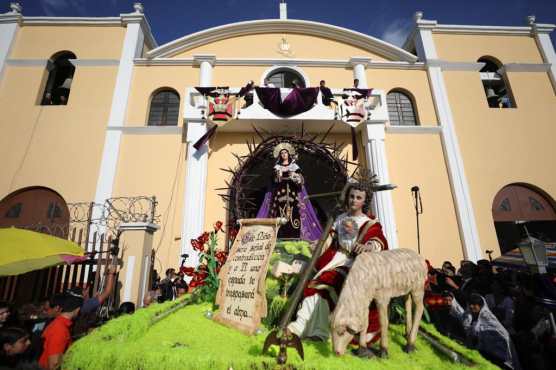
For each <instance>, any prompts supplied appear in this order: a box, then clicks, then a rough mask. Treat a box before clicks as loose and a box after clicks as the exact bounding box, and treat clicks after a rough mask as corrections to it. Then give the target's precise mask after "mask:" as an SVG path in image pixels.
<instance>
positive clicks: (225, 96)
mask: <svg viewBox="0 0 556 370" xmlns="http://www.w3.org/2000/svg"><path fill="white" fill-rule="evenodd" d="M217 92H218V95H217V96H210V95H209V96H208V113H207V121H209V122H211V123H213V124H215V125H216V126H218V127H220V126H224V125H225V124H226V123H228V122H230V121H231V120H233V119H235V118H236V117H237V115H236V97H235V95H232V96H230V95H229V92H228V91H225V90H217Z"/></svg>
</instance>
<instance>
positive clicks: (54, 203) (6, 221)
mask: <svg viewBox="0 0 556 370" xmlns="http://www.w3.org/2000/svg"><path fill="white" fill-rule="evenodd" d="M12 226H13V227H19V228H25V229H29V230H33V231H39V232H42V233H45V234H50V235H55V236H57V237H60V238H67V237H68V230H69V210H68V206H67V204H66V201H65V200H64V198H62V196H61V195H60V194H58V193H57V192H55V191H54V190H52V189H49V188H45V187H40V186H34V187H28V188H23V189H20V190H16V191H14V192H13V193H11V194H9V195H7V196H6V197H4V199H2V200H1V201H0V228H4V227H12ZM0 247H1V246H0ZM48 276H49V269H43V270H38V271H31V272H28V273H25V274H22V275H18V276H17V277H3V278H2V279H0V294H1V295H2V297H1V298H2V299H4V300H9V301H12V302H13V303H14V304H15V305H19V304H24V303H28V302H31V301H34V300H37V299H39V298H40V297H38V296H37V294H38V293H39V292H40V291H42V290H41V286H44V284H45V283H46V281H47V279H48ZM9 279H11V280H9ZM14 279H15V280H14ZM8 281H10V283H8Z"/></svg>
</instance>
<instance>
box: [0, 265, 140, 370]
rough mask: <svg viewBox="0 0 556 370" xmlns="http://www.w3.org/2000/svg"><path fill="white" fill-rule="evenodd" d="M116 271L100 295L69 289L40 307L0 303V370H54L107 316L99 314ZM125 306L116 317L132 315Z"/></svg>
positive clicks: (110, 272) (110, 273) (130, 307)
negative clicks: (77, 341)
mask: <svg viewBox="0 0 556 370" xmlns="http://www.w3.org/2000/svg"><path fill="white" fill-rule="evenodd" d="M115 274H116V270H115V268H113V267H110V268H109V269H108V271H107V278H106V285H105V286H104V289H103V290H102V292H100V293H98V294H94V295H93V296H89V291H90V289H89V287H87V286H85V287H82V288H71V289H68V290H66V291H65V292H63V293H59V294H56V295H54V296H52V297H49V298H48V299H46V300H44V301H43V302H41V303H40V304H39V305H25V306H24V307H18V308H17V309H14V308H13V307H11V306H10V305H8V304H7V303H5V302H0V369H57V368H59V367H60V365H61V363H62V360H63V356H64V353H65V352H66V351H67V350H68V348H69V347H70V346H71V343H72V341H73V340H75V339H77V338H80V337H81V336H83V335H85V334H87V333H88V332H89V331H90V330H91V329H92V328H94V327H96V326H98V325H99V324H100V323H101V322H102V321H103V319H106V318H107V316H104V317H103V315H102V314H101V311H102V309H103V307H105V303H106V302H107V300H108V299H109V297H110V296H111V295H112V293H113V290H114V283H115ZM134 311H135V305H134V304H133V303H132V302H124V303H122V304H121V305H120V308H119V310H118V312H117V313H115V314H116V315H121V314H128V313H133V312H134Z"/></svg>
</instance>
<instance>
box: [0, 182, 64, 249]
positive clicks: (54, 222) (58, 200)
mask: <svg viewBox="0 0 556 370" xmlns="http://www.w3.org/2000/svg"><path fill="white" fill-rule="evenodd" d="M11 226H14V227H21V228H27V229H29V228H30V229H32V230H35V231H40V232H43V233H45V234H50V235H55V236H58V237H60V238H67V237H68V229H69V210H68V206H67V204H66V201H65V200H64V198H62V196H61V195H60V194H58V193H57V192H55V191H54V190H52V189H49V188H46V187H42V186H33V187H27V188H22V189H19V190H16V191H14V192H12V193H10V194H8V195H7V196H6V197H4V199H2V200H1V201H0V227H11Z"/></svg>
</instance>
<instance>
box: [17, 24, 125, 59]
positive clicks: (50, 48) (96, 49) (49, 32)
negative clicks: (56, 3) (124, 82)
mask: <svg viewBox="0 0 556 370" xmlns="http://www.w3.org/2000/svg"><path fill="white" fill-rule="evenodd" d="M125 31H126V29H125V28H124V27H120V26H113V27H93V26H24V27H21V28H20V29H19V31H18V32H17V38H16V42H15V45H14V48H13V50H12V52H11V55H10V58H22V59H25V58H30V59H48V58H50V57H51V56H52V55H53V54H55V53H57V52H59V51H62V50H68V51H71V52H73V53H74V54H75V55H76V56H77V58H79V59H120V56H121V54H122V45H123V40H124V36H125Z"/></svg>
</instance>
